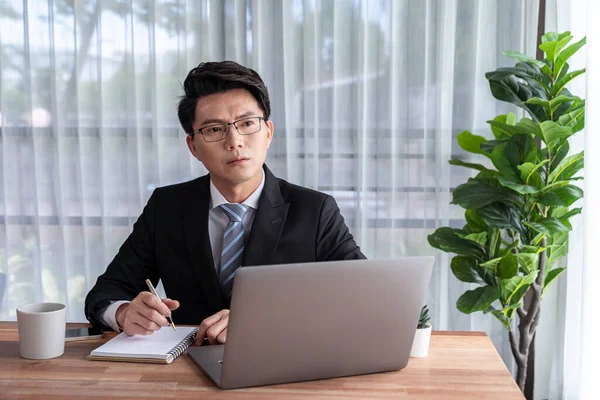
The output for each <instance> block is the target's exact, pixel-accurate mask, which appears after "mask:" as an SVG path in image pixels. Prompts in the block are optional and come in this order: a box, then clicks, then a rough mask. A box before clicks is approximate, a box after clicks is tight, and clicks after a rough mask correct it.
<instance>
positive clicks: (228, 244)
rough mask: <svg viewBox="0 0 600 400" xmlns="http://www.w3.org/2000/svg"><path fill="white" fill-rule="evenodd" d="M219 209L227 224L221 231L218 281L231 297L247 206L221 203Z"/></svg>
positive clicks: (224, 292)
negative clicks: (223, 214)
mask: <svg viewBox="0 0 600 400" xmlns="http://www.w3.org/2000/svg"><path fill="white" fill-rule="evenodd" d="M221 209H222V210H223V212H224V213H225V215H227V217H229V224H227V228H225V233H223V248H222V251H221V267H220V269H219V283H220V284H221V290H222V291H223V294H225V296H227V298H229V297H231V291H232V288H233V277H234V275H235V271H236V270H237V269H238V268H239V267H241V266H242V259H243V254H244V224H243V223H242V221H243V220H244V216H245V215H246V212H248V209H249V207H248V206H246V205H243V204H232V203H229V204H221Z"/></svg>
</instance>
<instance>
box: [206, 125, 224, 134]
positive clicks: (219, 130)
mask: <svg viewBox="0 0 600 400" xmlns="http://www.w3.org/2000/svg"><path fill="white" fill-rule="evenodd" d="M221 130H222V128H221V127H220V126H213V127H212V128H209V129H208V133H219V132H221Z"/></svg>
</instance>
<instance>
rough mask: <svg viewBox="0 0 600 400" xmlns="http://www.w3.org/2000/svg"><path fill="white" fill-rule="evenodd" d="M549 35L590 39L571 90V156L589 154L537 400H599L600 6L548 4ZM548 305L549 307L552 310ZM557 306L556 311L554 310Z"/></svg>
mask: <svg viewBox="0 0 600 400" xmlns="http://www.w3.org/2000/svg"><path fill="white" fill-rule="evenodd" d="M548 5H549V8H548V13H547V18H546V29H547V30H558V31H566V30H569V31H571V33H572V34H573V35H574V36H575V37H576V38H581V37H583V36H586V35H587V45H586V46H585V47H584V48H583V49H582V50H581V51H580V52H579V53H578V54H576V55H575V56H574V57H573V59H572V60H570V61H569V62H570V64H571V70H576V69H581V68H586V74H585V75H584V77H582V79H577V80H575V81H573V83H572V84H571V85H570V86H571V87H570V90H571V92H572V93H575V94H578V95H581V96H584V97H585V98H586V104H587V107H586V108H587V110H588V112H587V113H586V126H585V129H584V131H583V132H582V133H579V134H577V135H576V136H574V137H573V139H572V141H571V152H572V153H577V152H580V151H582V150H585V174H584V175H585V177H586V179H585V183H579V184H580V186H581V187H582V189H584V190H585V198H584V201H582V202H581V203H582V204H579V206H583V214H582V215H581V216H578V217H577V218H575V219H573V221H572V222H573V232H572V234H571V238H570V241H569V255H568V257H567V258H566V260H565V265H567V266H568V268H567V275H566V277H564V278H563V279H561V280H560V281H559V284H558V285H557V287H556V288H554V289H553V290H552V293H548V296H547V298H546V299H545V300H544V304H545V310H544V313H543V314H542V317H541V319H540V328H541V329H542V332H544V337H545V340H544V341H542V343H539V344H540V345H541V346H539V347H538V355H537V357H536V364H537V365H541V366H542V367H541V369H540V370H539V371H537V373H536V375H537V377H538V378H541V379H543V380H544V381H546V379H547V381H548V382H549V383H550V384H549V385H548V386H540V387H538V388H536V397H537V398H549V399H565V400H575V399H577V400H595V399H597V398H598V376H600V375H599V367H598V366H599V365H600V345H599V342H598V339H597V338H598V331H599V330H600V325H599V319H598V317H597V315H598V309H599V308H600V292H599V291H598V289H597V282H598V281H599V280H600V273H599V270H598V266H597V261H596V259H597V257H596V256H595V252H594V250H595V249H597V248H598V246H599V245H600V242H599V239H598V238H599V236H598V234H597V231H596V230H597V226H598V224H599V223H600V218H599V214H598V208H597V206H596V205H597V204H598V202H599V201H600V192H599V191H600V181H598V179H595V177H594V173H593V172H591V171H597V170H598V168H599V165H598V163H599V162H600V161H599V160H600V159H599V158H598V157H597V153H598V149H600V142H599V141H598V139H597V136H598V135H597V132H598V130H599V128H600V115H598V113H595V112H593V110H595V109H598V104H600V67H599V65H600V58H599V55H600V25H598V21H597V16H598V14H599V13H600V7H599V5H597V4H596V2H595V1H594V0H553V1H551V2H549V4H548ZM548 302H550V305H552V306H548ZM554 305H556V307H554Z"/></svg>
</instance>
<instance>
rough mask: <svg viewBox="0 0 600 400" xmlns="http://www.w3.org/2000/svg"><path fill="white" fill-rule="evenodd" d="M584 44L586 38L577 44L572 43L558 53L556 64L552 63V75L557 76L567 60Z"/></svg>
mask: <svg viewBox="0 0 600 400" xmlns="http://www.w3.org/2000/svg"><path fill="white" fill-rule="evenodd" d="M585 43H586V38H585V37H584V38H583V39H581V40H580V41H579V42H576V43H573V44H572V45H570V46H569V47H567V48H566V49H564V50H563V51H561V52H560V54H559V55H558V57H557V59H556V62H555V63H554V74H555V75H556V76H559V75H560V74H561V72H562V69H563V67H564V66H565V64H566V62H567V60H568V59H569V58H571V56H572V55H573V54H575V53H576V52H577V50H579V49H580V48H581V47H583V45H585Z"/></svg>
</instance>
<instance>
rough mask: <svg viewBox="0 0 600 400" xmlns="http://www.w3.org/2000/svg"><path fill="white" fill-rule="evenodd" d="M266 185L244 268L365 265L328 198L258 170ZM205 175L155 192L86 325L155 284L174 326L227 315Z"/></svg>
mask: <svg viewBox="0 0 600 400" xmlns="http://www.w3.org/2000/svg"><path fill="white" fill-rule="evenodd" d="M264 171H265V186H264V189H263V192H262V194H261V196H260V199H259V203H258V209H257V211H256V215H255V217H254V222H253V224H252V230H251V232H250V237H249V239H248V243H247V245H246V248H245V251H244V261H243V266H244V267H248V266H252V265H266V264H279V263H300V262H311V261H330V260H345V259H357V258H365V256H364V255H363V254H362V253H361V251H360V249H359V247H358V246H357V245H356V243H355V242H354V239H353V237H352V235H351V234H350V233H349V231H348V228H347V226H346V224H345V223H344V218H343V217H342V216H341V214H340V211H339V208H338V206H337V204H336V202H335V200H334V199H333V197H331V196H329V195H326V194H323V193H320V192H317V191H314V190H310V189H306V188H303V187H300V186H296V185H292V184H290V183H288V182H286V181H284V180H282V179H278V178H276V177H275V176H273V174H272V173H271V171H269V169H268V168H267V167H266V165H265V166H264ZM209 183H210V176H209V175H205V176H202V177H200V178H198V179H195V180H193V181H189V182H185V183H181V184H177V185H172V186H166V187H162V188H158V189H156V190H155V191H154V193H153V194H152V196H151V197H150V199H149V200H148V203H147V204H146V207H144V211H143V213H142V215H141V216H140V217H139V218H138V220H137V221H136V223H135V224H134V226H133V232H132V233H131V234H130V235H129V237H128V238H127V240H126V241H125V243H124V244H123V245H122V246H121V248H120V249H119V252H118V253H117V255H116V257H115V258H114V260H113V261H112V262H111V263H110V264H109V266H108V268H107V270H106V272H105V273H104V274H102V275H101V276H100V277H99V278H98V280H97V282H96V284H95V286H94V287H93V288H92V290H91V291H90V292H89V293H88V295H87V297H86V300H85V313H86V316H87V318H88V320H89V321H90V322H91V323H92V324H93V325H94V326H97V327H100V328H103V329H108V330H110V329H111V328H110V327H108V326H106V325H105V324H103V323H102V319H101V313H102V312H103V311H104V310H105V308H106V307H107V306H108V305H109V304H110V303H111V301H116V300H132V299H133V298H134V297H135V296H137V295H138V294H139V293H140V292H142V291H145V290H148V288H147V286H146V284H145V280H146V279H147V278H150V280H151V281H152V283H153V284H154V285H156V284H157V283H158V281H159V279H162V283H163V286H164V288H165V292H166V294H167V296H168V297H169V298H172V299H174V300H178V301H179V304H180V306H179V308H178V309H177V310H174V311H173V314H172V315H173V320H174V322H175V323H176V324H183V325H187V324H190V325H196V324H200V323H201V322H202V320H204V319H205V318H207V317H208V316H210V315H212V314H215V313H216V312H218V311H220V310H222V309H224V308H229V300H228V299H227V298H225V297H224V296H223V294H222V292H221V289H220V286H219V281H218V278H217V274H216V270H215V266H214V263H213V257H212V251H211V246H210V239H209V235H208V212H209V201H210V187H209Z"/></svg>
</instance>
